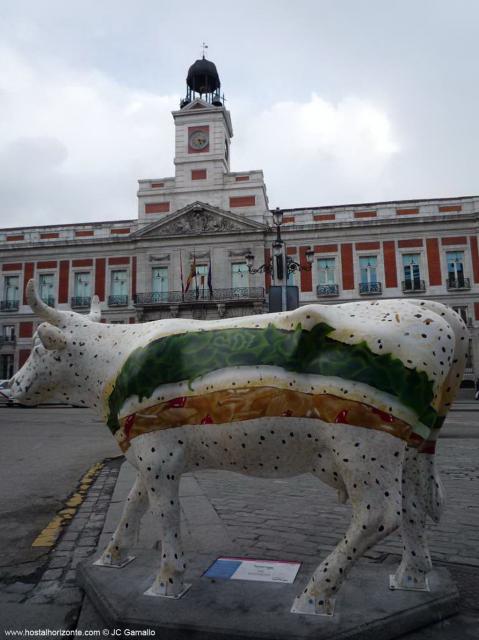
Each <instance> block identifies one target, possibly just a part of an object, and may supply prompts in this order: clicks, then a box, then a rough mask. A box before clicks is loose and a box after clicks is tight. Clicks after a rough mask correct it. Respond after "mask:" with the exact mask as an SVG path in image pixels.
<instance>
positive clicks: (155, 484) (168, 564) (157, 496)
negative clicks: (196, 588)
mask: <svg viewBox="0 0 479 640" xmlns="http://www.w3.org/2000/svg"><path fill="white" fill-rule="evenodd" d="M180 475H181V471H180V472H178V469H177V468H176V467H175V466H174V465H171V464H170V465H167V466H165V465H164V468H162V469H161V471H160V473H159V474H156V475H155V478H154V479H149V484H148V487H147V488H148V494H149V497H150V501H151V504H152V507H153V510H154V512H155V513H156V514H157V516H158V518H159V524H160V530H161V541H162V542H161V564H160V569H159V571H158V574H157V576H156V578H155V581H154V583H153V585H152V586H151V589H149V593H150V594H151V595H158V596H168V597H173V598H175V597H179V596H180V595H181V594H182V593H183V592H184V590H185V585H184V582H183V576H184V572H185V568H186V564H185V560H184V554H183V550H182V544H181V532H180V502H179V495H178V493H179V484H180Z"/></svg>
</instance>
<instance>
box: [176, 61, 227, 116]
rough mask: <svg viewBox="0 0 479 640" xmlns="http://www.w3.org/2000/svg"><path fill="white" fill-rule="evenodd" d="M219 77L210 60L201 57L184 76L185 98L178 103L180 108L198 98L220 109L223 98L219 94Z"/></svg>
mask: <svg viewBox="0 0 479 640" xmlns="http://www.w3.org/2000/svg"><path fill="white" fill-rule="evenodd" d="M220 87H221V82H220V77H219V75H218V71H217V70H216V65H215V64H214V62H211V60H207V59H206V58H205V57H203V58H202V59H201V60H196V62H194V63H193V64H192V65H191V67H190V68H189V69H188V75H187V76H186V97H185V98H183V100H182V101H181V103H180V107H181V108H183V107H186V105H187V104H189V103H190V102H191V101H192V100H194V99H195V98H197V97H200V98H201V99H202V100H204V101H206V102H209V103H210V104H212V105H213V106H214V107H222V106H223V100H224V97H223V98H222V97H221V94H220Z"/></svg>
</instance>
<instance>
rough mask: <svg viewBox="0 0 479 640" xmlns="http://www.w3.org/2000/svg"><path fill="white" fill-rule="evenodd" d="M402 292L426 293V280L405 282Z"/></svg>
mask: <svg viewBox="0 0 479 640" xmlns="http://www.w3.org/2000/svg"><path fill="white" fill-rule="evenodd" d="M402 290H403V293H424V291H426V285H425V282H424V280H416V279H415V280H403V281H402Z"/></svg>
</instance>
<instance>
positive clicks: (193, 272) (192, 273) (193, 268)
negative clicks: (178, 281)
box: [185, 257, 196, 293]
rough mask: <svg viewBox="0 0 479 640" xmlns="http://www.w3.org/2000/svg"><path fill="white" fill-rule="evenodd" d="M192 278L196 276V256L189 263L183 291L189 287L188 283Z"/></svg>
mask: <svg viewBox="0 0 479 640" xmlns="http://www.w3.org/2000/svg"><path fill="white" fill-rule="evenodd" d="M193 278H196V257H194V258H193V262H192V263H191V268H190V272H189V274H188V277H187V278H186V287H185V293H186V292H187V291H188V289H189V288H190V284H191V281H192V280H193Z"/></svg>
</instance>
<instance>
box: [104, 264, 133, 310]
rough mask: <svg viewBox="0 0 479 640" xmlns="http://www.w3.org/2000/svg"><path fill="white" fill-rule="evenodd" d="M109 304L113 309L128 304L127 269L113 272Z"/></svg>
mask: <svg viewBox="0 0 479 640" xmlns="http://www.w3.org/2000/svg"><path fill="white" fill-rule="evenodd" d="M108 304H109V306H111V307H119V306H126V305H127V304H128V271H127V270H126V269H115V270H113V271H112V272H111V274H110V295H109V296H108Z"/></svg>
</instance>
